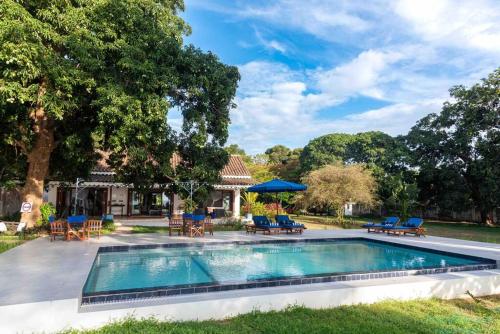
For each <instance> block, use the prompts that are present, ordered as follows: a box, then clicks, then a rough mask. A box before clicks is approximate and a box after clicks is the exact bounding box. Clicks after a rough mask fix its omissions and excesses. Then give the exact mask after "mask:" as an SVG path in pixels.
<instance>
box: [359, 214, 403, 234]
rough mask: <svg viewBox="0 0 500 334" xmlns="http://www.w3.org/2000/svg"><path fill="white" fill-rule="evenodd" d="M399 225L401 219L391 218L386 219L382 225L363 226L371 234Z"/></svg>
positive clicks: (369, 224)
mask: <svg viewBox="0 0 500 334" xmlns="http://www.w3.org/2000/svg"><path fill="white" fill-rule="evenodd" d="M398 223H399V217H396V216H391V217H387V218H385V219H384V221H383V222H381V223H380V224H374V223H368V224H364V225H363V226H361V227H362V228H366V229H367V230H368V233H370V232H382V231H383V230H384V229H385V228H389V227H393V226H396V225H397V224H398Z"/></svg>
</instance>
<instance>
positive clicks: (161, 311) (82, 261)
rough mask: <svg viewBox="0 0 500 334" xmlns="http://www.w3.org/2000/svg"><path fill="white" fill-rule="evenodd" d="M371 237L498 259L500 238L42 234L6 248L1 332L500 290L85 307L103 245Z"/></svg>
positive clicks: (359, 291)
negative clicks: (67, 238) (74, 237)
mask: <svg viewBox="0 0 500 334" xmlns="http://www.w3.org/2000/svg"><path fill="white" fill-rule="evenodd" d="M347 237H349V238H352V237H364V238H371V239H376V240H383V241H389V242H393V243H401V244H405V245H412V246H418V247H424V248H429V249H435V250H441V251H447V252H452V253H457V254H464V255H472V256H478V257H483V258H488V259H493V260H495V261H497V265H498V266H499V267H500V245H499V244H490V243H481V242H473V241H466V240H457V239H449V238H440V237H425V238H424V237H422V238H416V237H412V236H406V237H397V236H387V235H385V234H374V233H370V234H368V233H367V232H366V231H364V230H307V231H306V232H305V233H304V234H303V235H286V234H279V235H272V236H268V235H262V234H256V235H254V234H246V233H245V232H216V233H215V235H214V236H206V237H205V238H197V239H191V238H187V237H178V236H173V237H169V236H168V234H160V233H151V234H113V235H107V236H103V237H101V239H100V240H97V239H95V238H93V239H91V240H89V241H83V242H77V241H73V242H64V241H60V240H57V241H56V242H52V243H51V242H49V241H48V238H39V239H37V240H33V241H30V242H27V243H25V244H23V245H21V246H19V247H16V248H14V249H11V250H9V251H7V252H5V253H2V254H0V273H1V275H0V333H2V334H3V333H11V332H12V333H16V332H41V331H45V332H54V331H58V330H62V329H64V328H69V327H74V328H92V327H96V326H100V325H102V324H104V323H107V322H108V321H109V320H111V319H119V318H122V317H125V316H127V315H131V314H134V316H136V317H149V316H155V317H157V318H159V319H173V320H188V319H210V318H219V319H220V318H225V317H228V316H233V315H237V314H238V313H245V312H249V311H251V310H252V309H261V310H270V309H280V308H283V307H286V306H287V305H291V304H301V305H306V306H308V307H327V306H337V305H342V304H353V303H372V302H376V301H379V300H381V299H384V298H394V299H402V300H404V299H411V298H419V297H431V296H437V297H441V298H456V297H461V296H464V294H465V292H466V291H467V290H469V291H470V292H471V293H472V294H475V295H478V296H479V295H486V294H498V293H500V269H493V270H481V271H468V272H454V273H444V274H434V275H420V276H408V277H394V278H383V279H371V280H366V281H349V282H331V283H318V284H310V285H299V286H281V287H269V288H258V289H248V290H235V291H225V292H211V293H202V294H194V295H184V296H170V297H164V298H155V299H144V300H138V301H126V302H119V303H108V304H98V305H89V306H83V307H82V306H80V300H79V298H80V296H81V292H82V287H83V285H84V283H85V280H86V278H87V275H88V273H89V271H90V268H91V266H92V263H93V260H94V258H95V255H96V253H97V250H98V248H99V247H101V246H116V245H140V244H167V243H186V242H187V243H200V242H201V243H210V242H214V241H215V242H221V241H252V240H273V239H304V238H309V239H316V238H347Z"/></svg>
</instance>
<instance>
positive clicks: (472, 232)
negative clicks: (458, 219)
mask: <svg viewBox="0 0 500 334" xmlns="http://www.w3.org/2000/svg"><path fill="white" fill-rule="evenodd" d="M424 226H425V228H426V229H427V233H428V234H429V235H435V236H439V237H446V238H456V239H464V240H472V241H481V242H491V243H496V244H500V227H488V226H478V225H476V224H460V223H442V222H432V221H429V222H426V223H425V224H424Z"/></svg>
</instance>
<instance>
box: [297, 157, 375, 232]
mask: <svg viewBox="0 0 500 334" xmlns="http://www.w3.org/2000/svg"><path fill="white" fill-rule="evenodd" d="M303 182H304V183H305V184H307V186H308V188H307V190H306V191H304V192H302V193H299V194H298V195H297V196H296V204H297V205H298V206H299V207H301V208H304V209H313V210H316V211H320V212H329V211H330V210H331V209H333V210H335V213H336V216H337V219H338V222H339V223H340V224H343V223H344V205H345V204H347V203H349V202H355V203H359V204H366V205H369V206H370V205H373V204H375V202H376V196H375V190H376V186H377V184H376V181H375V179H374V177H373V176H372V173H371V172H370V171H369V170H368V169H366V168H365V167H364V166H363V165H348V166H343V165H341V164H337V165H327V166H324V167H322V168H320V169H318V170H315V171H312V172H310V173H309V174H307V175H306V176H305V177H304V178H303Z"/></svg>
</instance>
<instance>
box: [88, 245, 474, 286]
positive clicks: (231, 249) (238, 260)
mask: <svg viewBox="0 0 500 334" xmlns="http://www.w3.org/2000/svg"><path fill="white" fill-rule="evenodd" d="M478 263H480V262H479V260H475V259H470V258H466V257H462V256H459V255H456V256H454V255H451V254H450V255H448V254H441V253H435V252H431V251H425V250H420V249H413V248H406V247H402V246H397V245H395V244H389V243H380V242H374V241H369V240H364V239H359V240H356V239H355V240H331V241H308V242H280V243H258V244H219V245H204V246H198V247H170V248H162V247H159V248H152V249H128V250H127V251H112V252H99V253H98V254H97V257H96V259H95V262H94V265H93V267H92V269H91V271H90V274H89V277H88V279H87V282H86V284H85V286H84V289H83V292H84V294H95V293H98V292H108V293H109V292H112V291H116V290H133V289H147V288H154V287H163V288H169V287H182V286H204V285H224V284H235V283H236V284H238V283H248V282H255V281H262V280H264V281H265V280H275V279H280V278H293V277H311V276H312V277H316V276H322V275H335V274H345V273H366V272H374V271H395V270H411V269H423V268H443V267H451V266H465V265H474V264H478Z"/></svg>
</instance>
